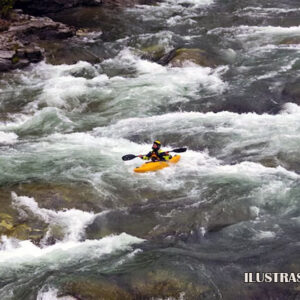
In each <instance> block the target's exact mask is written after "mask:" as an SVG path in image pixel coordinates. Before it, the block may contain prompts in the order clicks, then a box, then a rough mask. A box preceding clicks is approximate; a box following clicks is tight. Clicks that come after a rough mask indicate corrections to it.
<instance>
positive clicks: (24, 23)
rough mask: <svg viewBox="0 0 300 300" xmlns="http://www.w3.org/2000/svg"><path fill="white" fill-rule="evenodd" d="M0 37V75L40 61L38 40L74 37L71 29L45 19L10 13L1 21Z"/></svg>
mask: <svg viewBox="0 0 300 300" xmlns="http://www.w3.org/2000/svg"><path fill="white" fill-rule="evenodd" d="M1 24H2V26H1V28H0V29H1V33H0V44H1V47H0V71H2V72H3V71H10V70H13V69H18V68H23V67H26V66H28V65H29V64H30V63H36V62H39V61H41V60H42V59H43V58H44V50H43V49H41V48H40V47H38V46H37V43H36V42H37V41H39V40H53V39H66V38H69V37H71V36H73V35H74V34H75V32H76V31H75V29H74V28H73V27H70V26H67V25H64V24H62V23H59V22H54V21H53V20H51V19H50V18H47V17H34V16H30V15H27V14H23V13H22V12H20V11H19V10H17V11H14V12H13V14H12V17H11V19H10V20H9V21H3V22H2V23H1Z"/></svg>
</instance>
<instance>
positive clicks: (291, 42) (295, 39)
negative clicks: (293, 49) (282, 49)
mask: <svg viewBox="0 0 300 300" xmlns="http://www.w3.org/2000/svg"><path fill="white" fill-rule="evenodd" d="M279 44H281V45H295V44H300V37H299V36H294V37H289V38H285V39H283V40H282V41H280V42H279Z"/></svg>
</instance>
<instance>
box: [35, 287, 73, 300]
mask: <svg viewBox="0 0 300 300" xmlns="http://www.w3.org/2000/svg"><path fill="white" fill-rule="evenodd" d="M36 300H76V298H74V297H71V296H63V297H58V290H57V289H55V288H52V287H44V288H42V289H41V290H40V291H39V292H38V294H37V298H36Z"/></svg>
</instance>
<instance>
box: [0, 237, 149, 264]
mask: <svg viewBox="0 0 300 300" xmlns="http://www.w3.org/2000/svg"><path fill="white" fill-rule="evenodd" d="M143 241H144V240H142V239H139V238H137V237H134V236H131V235H128V234H126V233H121V234H120V235H111V236H107V237H104V238H102V239H100V240H85V241H83V242H78V241H68V242H58V243H56V244H55V245H52V246H48V247H45V248H39V247H38V246H36V245H34V244H33V243H31V242H30V241H18V240H13V241H12V239H10V238H6V237H4V238H3V237H2V238H1V244H2V249H0V263H5V262H10V263H11V265H12V266H13V265H14V264H17V265H18V264H20V263H26V264H29V263H30V264H35V263H37V264H39V263H41V260H43V261H44V262H45V263H49V264H53V263H54V264H55V265H57V264H60V265H64V264H66V265H69V264H70V262H71V261H74V262H75V261H78V260H91V259H97V258H100V257H102V256H104V255H106V254H112V253H114V252H116V251H130V250H132V248H131V246H132V245H133V244H138V243H142V242H143ZM7 245H8V246H7ZM12 245H14V246H12ZM87 253H88V254H89V255H87ZM12 262H13V263H12Z"/></svg>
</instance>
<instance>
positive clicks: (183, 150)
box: [169, 148, 187, 153]
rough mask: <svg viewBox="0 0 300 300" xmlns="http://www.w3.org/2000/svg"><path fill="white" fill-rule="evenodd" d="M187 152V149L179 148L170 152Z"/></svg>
mask: <svg viewBox="0 0 300 300" xmlns="http://www.w3.org/2000/svg"><path fill="white" fill-rule="evenodd" d="M186 150H187V148H178V149H174V150H172V151H169V152H175V153H181V152H185V151H186Z"/></svg>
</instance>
